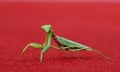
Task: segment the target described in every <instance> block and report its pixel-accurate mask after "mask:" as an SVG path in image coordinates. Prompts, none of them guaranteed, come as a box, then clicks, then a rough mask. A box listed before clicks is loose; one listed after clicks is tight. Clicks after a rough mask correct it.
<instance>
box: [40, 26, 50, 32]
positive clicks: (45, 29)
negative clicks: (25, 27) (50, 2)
mask: <svg viewBox="0 0 120 72" xmlns="http://www.w3.org/2000/svg"><path fill="white" fill-rule="evenodd" d="M41 28H42V29H43V30H44V31H45V32H49V31H50V30H51V25H43V26H41Z"/></svg>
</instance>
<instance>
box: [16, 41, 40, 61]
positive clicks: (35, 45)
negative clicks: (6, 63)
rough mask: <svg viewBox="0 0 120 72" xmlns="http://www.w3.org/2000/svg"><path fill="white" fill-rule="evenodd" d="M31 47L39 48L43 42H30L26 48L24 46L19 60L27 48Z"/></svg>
mask: <svg viewBox="0 0 120 72" xmlns="http://www.w3.org/2000/svg"><path fill="white" fill-rule="evenodd" d="M29 47H33V48H35V49H39V48H42V45H41V44H38V43H29V44H27V45H26V46H25V48H23V50H22V52H21V54H20V56H19V58H18V60H20V59H21V57H22V56H23V54H24V53H25V52H26V50H27V49H28V48H29Z"/></svg>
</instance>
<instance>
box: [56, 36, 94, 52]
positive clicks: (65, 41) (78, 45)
mask: <svg viewBox="0 0 120 72" xmlns="http://www.w3.org/2000/svg"><path fill="white" fill-rule="evenodd" d="M56 38H57V40H58V42H59V43H60V44H61V45H64V46H67V47H73V48H79V49H81V50H83V49H84V50H91V49H92V48H91V47H89V46H87V45H84V44H82V43H78V42H75V41H72V40H70V39H67V38H64V37H61V36H56Z"/></svg>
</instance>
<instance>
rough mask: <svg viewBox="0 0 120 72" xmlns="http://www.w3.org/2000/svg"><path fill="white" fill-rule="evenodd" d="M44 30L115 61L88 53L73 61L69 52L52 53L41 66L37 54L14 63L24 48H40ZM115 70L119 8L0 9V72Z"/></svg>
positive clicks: (118, 70)
mask: <svg viewBox="0 0 120 72" xmlns="http://www.w3.org/2000/svg"><path fill="white" fill-rule="evenodd" d="M43 24H51V25H52V27H53V30H54V31H55V33H56V34H58V35H60V36H64V37H67V38H69V39H71V40H74V41H77V42H80V43H84V44H86V45H89V46H91V47H93V48H95V49H97V50H99V51H101V52H102V53H104V54H105V55H107V56H109V57H111V58H113V59H114V61H108V60H106V59H104V58H103V57H101V56H99V55H98V54H96V53H94V52H87V51H80V52H78V54H79V55H80V57H81V58H80V59H78V58H77V57H76V55H75V54H74V53H72V52H64V51H62V50H56V49H52V48H50V49H49V50H48V52H46V53H45V55H44V60H43V63H42V64H40V63H39V55H40V50H35V49H33V48H29V49H28V50H27V51H26V53H25V54H24V55H23V57H22V58H21V60H17V59H18V56H19V55H20V52H21V51H22V49H23V48H24V46H25V45H26V44H27V43H30V42H38V43H41V44H42V43H44V39H45V32H44V31H42V30H41V29H40V26H41V25H43ZM52 44H53V45H54V44H55V43H54V42H53V41H52ZM119 66H120V4H119V3H0V72H120V67H119Z"/></svg>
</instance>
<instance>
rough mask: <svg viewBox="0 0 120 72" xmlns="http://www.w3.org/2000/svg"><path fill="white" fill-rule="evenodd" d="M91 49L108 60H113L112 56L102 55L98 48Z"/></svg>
mask: <svg viewBox="0 0 120 72" xmlns="http://www.w3.org/2000/svg"><path fill="white" fill-rule="evenodd" d="M93 51H94V52H96V53H97V54H99V55H101V56H103V57H104V58H105V59H107V60H110V61H113V59H112V58H110V57H108V56H106V55H104V54H103V53H101V52H99V51H98V50H95V49H93Z"/></svg>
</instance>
